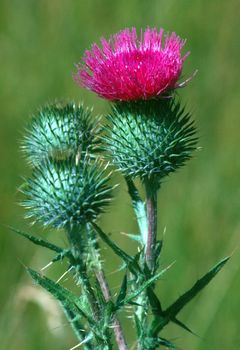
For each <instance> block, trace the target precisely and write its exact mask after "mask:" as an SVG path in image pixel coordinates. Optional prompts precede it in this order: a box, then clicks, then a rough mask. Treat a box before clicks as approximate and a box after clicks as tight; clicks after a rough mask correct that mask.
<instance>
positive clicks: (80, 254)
mask: <svg viewBox="0 0 240 350" xmlns="http://www.w3.org/2000/svg"><path fill="white" fill-rule="evenodd" d="M79 231H80V228H79V227H74V228H71V229H69V230H68V231H67V234H68V239H69V242H70V244H71V250H72V254H73V257H74V259H75V264H74V265H75V266H74V267H75V270H76V272H77V274H78V276H79V279H80V283H81V286H82V289H83V292H84V294H85V296H86V298H87V300H88V303H89V307H90V308H91V311H92V314H93V317H94V319H95V320H96V321H98V320H99V307H98V304H97V302H96V300H97V299H96V296H95V294H94V291H93V288H92V286H91V284H90V281H89V278H88V275H87V268H86V264H85V262H84V254H85V252H84V245H83V241H84V240H83V239H81V240H80V239H79Z"/></svg>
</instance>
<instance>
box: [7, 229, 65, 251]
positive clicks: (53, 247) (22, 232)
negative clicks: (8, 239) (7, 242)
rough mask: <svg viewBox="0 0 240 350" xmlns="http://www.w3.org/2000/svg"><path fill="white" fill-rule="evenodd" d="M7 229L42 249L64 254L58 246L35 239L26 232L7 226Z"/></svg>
mask: <svg viewBox="0 0 240 350" xmlns="http://www.w3.org/2000/svg"><path fill="white" fill-rule="evenodd" d="M8 228H9V229H10V230H11V231H13V232H15V233H17V234H18V235H20V236H22V237H25V238H27V239H28V240H29V241H31V242H32V243H34V244H36V245H40V246H42V247H44V248H48V249H50V250H52V251H54V252H56V253H63V252H64V249H63V248H60V247H58V246H56V245H55V244H53V243H50V242H48V241H46V240H43V239H42V238H38V237H35V236H32V235H30V234H29V233H27V232H24V231H20V230H18V229H16V228H14V227H12V226H8Z"/></svg>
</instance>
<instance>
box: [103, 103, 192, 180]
mask: <svg viewBox="0 0 240 350" xmlns="http://www.w3.org/2000/svg"><path fill="white" fill-rule="evenodd" d="M108 121H109V123H108V125H107V131H108V133H107V135H106V136H105V137H104V139H105V143H106V151H108V154H109V153H110V157H111V161H112V164H113V165H115V166H116V167H117V168H118V169H119V170H120V171H121V172H122V173H123V174H124V175H125V176H127V177H131V178H136V177H140V178H141V179H142V180H144V179H146V178H155V179H156V180H157V181H158V182H160V181H161V179H162V178H163V177H165V176H167V175H168V174H170V173H172V172H174V171H175V170H177V169H178V168H179V167H181V166H182V165H184V164H185V162H186V161H187V160H188V159H189V158H191V154H192V152H193V151H194V150H195V148H196V141H197V138H196V136H195V134H196V129H195V127H194V124H193V122H192V121H191V119H190V115H189V114H188V113H186V112H185V111H184V108H181V107H180V103H179V102H176V101H174V100H173V99H162V100H159V99H156V100H150V101H137V102H118V103H115V104H114V105H113V107H112V112H111V113H110V115H109V116H108Z"/></svg>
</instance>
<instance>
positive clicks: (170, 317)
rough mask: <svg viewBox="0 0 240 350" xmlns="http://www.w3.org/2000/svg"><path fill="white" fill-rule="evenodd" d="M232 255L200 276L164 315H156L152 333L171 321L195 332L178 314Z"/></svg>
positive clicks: (154, 333) (155, 332)
mask: <svg viewBox="0 0 240 350" xmlns="http://www.w3.org/2000/svg"><path fill="white" fill-rule="evenodd" d="M229 259H230V257H226V258H224V259H222V260H221V261H220V262H219V263H218V264H216V265H215V266H214V267H213V268H212V269H211V270H210V271H209V272H208V273H206V274H205V275H204V276H203V277H202V278H200V279H199V280H198V281H197V282H196V283H195V284H194V285H193V287H192V288H191V289H189V290H188V291H187V292H186V293H184V294H183V295H181V296H180V297H179V298H178V299H177V300H176V301H175V302H174V303H173V304H172V305H171V306H169V307H168V308H167V309H166V310H165V311H163V315H159V316H158V317H156V318H155V319H154V320H153V322H152V325H151V334H152V335H157V334H158V333H159V332H160V331H161V330H162V329H163V328H164V327H165V326H166V325H167V324H168V323H169V322H170V321H172V322H174V323H176V324H178V325H179V326H180V327H182V328H184V329H185V330H187V331H190V332H191V333H193V332H192V331H191V330H190V329H189V328H188V327H187V326H185V325H184V324H183V323H182V322H180V321H178V320H177V319H176V316H177V314H178V313H179V312H180V311H181V310H182V309H183V307H184V306H186V305H187V304H188V303H189V302H190V301H191V300H192V299H193V298H194V297H195V296H196V295H197V294H198V293H199V292H200V291H201V290H202V289H203V288H204V287H206V286H207V285H208V284H209V282H211V280H212V279H213V278H214V277H215V276H216V274H217V273H218V272H219V271H220V270H221V269H222V268H223V266H224V265H225V264H226V262H227V261H228V260H229Z"/></svg>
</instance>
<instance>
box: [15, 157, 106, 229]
mask: <svg viewBox="0 0 240 350" xmlns="http://www.w3.org/2000/svg"><path fill="white" fill-rule="evenodd" d="M108 181H109V175H106V174H105V170H104V169H103V168H102V167H101V165H100V164H99V162H97V161H94V162H93V163H91V164H90V163H88V162H86V161H84V162H80V163H79V164H77V165H76V164H75V163H74V162H73V161H72V162H71V161H70V160H67V161H57V162H50V161H48V162H44V163H42V164H41V165H40V166H39V167H37V168H35V169H34V170H33V175H32V177H31V178H30V179H28V180H27V181H26V184H25V186H24V187H23V188H22V192H23V193H24V194H25V195H26V197H27V199H26V200H25V201H24V202H23V203H22V204H23V206H25V207H26V208H27V209H28V210H29V213H28V215H26V217H30V218H31V217H34V222H38V221H39V222H42V223H43V224H44V225H52V226H53V227H56V228H62V227H68V226H69V225H80V224H86V223H88V222H91V221H93V220H95V219H96V218H97V216H98V215H99V214H100V213H101V212H103V211H104V208H105V207H106V205H107V204H108V203H109V201H110V200H111V191H112V187H111V186H110V185H109V184H108Z"/></svg>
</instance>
